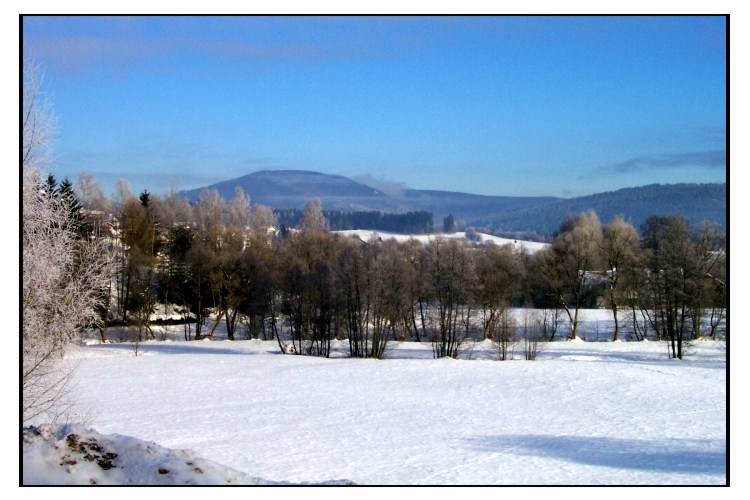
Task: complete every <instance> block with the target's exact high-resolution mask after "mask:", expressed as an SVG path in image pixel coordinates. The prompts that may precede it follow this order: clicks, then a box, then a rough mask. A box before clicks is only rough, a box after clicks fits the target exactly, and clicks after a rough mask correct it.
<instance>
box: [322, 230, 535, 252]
mask: <svg viewBox="0 0 750 500" xmlns="http://www.w3.org/2000/svg"><path fill="white" fill-rule="evenodd" d="M333 232H334V233H336V234H341V235H344V236H356V237H358V238H360V239H361V240H362V241H370V240H372V239H378V238H380V239H384V240H385V239H394V240H397V241H399V242H400V243H403V242H405V241H408V240H410V239H414V240H417V241H420V242H422V243H428V242H430V241H432V240H433V239H435V238H444V239H456V240H465V239H466V233H465V232H456V233H449V234H442V233H438V234H417V235H409V234H400V233H390V232H388V231H373V230H370V229H350V230H347V231H333ZM477 234H479V236H480V238H481V240H480V241H481V243H487V242H492V243H494V244H496V245H499V246H502V245H507V244H512V245H513V246H514V247H515V249H516V250H520V249H521V248H522V247H523V248H526V250H528V252H529V253H534V252H538V251H539V250H541V249H542V248H544V247H546V246H547V243H537V242H535V241H521V240H510V239H507V238H501V237H499V236H492V235H491V234H484V233H477Z"/></svg>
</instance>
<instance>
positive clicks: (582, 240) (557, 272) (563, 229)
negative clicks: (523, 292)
mask: <svg viewBox="0 0 750 500" xmlns="http://www.w3.org/2000/svg"><path fill="white" fill-rule="evenodd" d="M601 240H602V226H601V223H600V222H599V219H598V217H597V216H596V214H595V213H594V212H593V211H588V212H583V213H581V214H579V215H577V216H575V217H572V216H568V217H567V218H566V219H565V221H564V222H563V223H562V224H561V226H560V234H559V235H558V236H557V237H556V238H555V241H554V242H553V243H552V245H550V246H549V247H548V248H546V249H544V250H542V251H540V252H537V253H536V254H535V255H534V267H535V269H536V272H537V273H538V275H539V276H540V277H541V278H542V280H543V281H544V284H545V286H546V287H548V288H549V289H550V290H551V291H552V293H553V294H554V297H555V300H556V301H557V303H558V304H559V305H560V306H561V307H562V308H563V309H564V310H565V313H566V314H567V315H568V319H569V320H570V332H569V334H568V338H571V339H573V338H575V337H576V335H577V334H578V323H579V317H578V313H579V310H580V308H581V307H582V305H583V301H584V297H585V293H586V291H587V286H588V284H589V279H590V276H591V275H590V273H589V272H590V271H594V270H596V269H597V267H598V266H599V265H600V255H601V251H600V248H601Z"/></svg>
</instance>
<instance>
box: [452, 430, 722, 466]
mask: <svg viewBox="0 0 750 500" xmlns="http://www.w3.org/2000/svg"><path fill="white" fill-rule="evenodd" d="M466 441H468V443H469V444H470V445H471V446H473V447H474V448H477V449H479V450H481V451H486V452H492V453H503V454H514V455H529V456H538V457H548V458H549V457H551V458H559V459H561V460H567V461H570V462H576V463H581V464H587V465H596V466H601V467H613V468H617V469H638V470H647V471H662V472H669V473H678V474H713V475H725V474H726V472H727V465H726V441H724V440H720V441H717V440H704V439H681V440H664V441H654V440H641V439H619V438H611V437H587V436H545V435H538V434H523V435H511V436H476V437H471V438H468V439H466Z"/></svg>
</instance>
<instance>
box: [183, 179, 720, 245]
mask: <svg viewBox="0 0 750 500" xmlns="http://www.w3.org/2000/svg"><path fill="white" fill-rule="evenodd" d="M207 187H208V188H210V189H215V190H216V191H218V193H219V195H220V196H221V197H222V198H224V199H230V198H232V197H233V196H234V191H235V188H237V187H241V188H242V189H243V191H244V192H245V193H246V194H248V195H249V196H250V200H251V202H252V203H253V204H260V205H265V206H268V207H271V208H273V209H279V210H283V209H301V208H302V207H303V206H304V205H305V203H307V202H308V201H309V200H311V199H313V198H318V199H319V200H320V202H321V206H322V208H323V209H324V210H334V211H344V212H383V213H407V212H431V213H432V214H433V217H434V221H435V224H436V227H437V226H440V225H441V223H442V220H443V218H445V217H447V216H448V215H452V216H453V218H454V219H455V220H456V221H457V222H459V223H463V224H465V225H466V226H473V227H478V228H484V229H488V230H493V231H498V232H536V233H541V234H551V233H554V232H555V231H557V229H558V227H559V226H560V223H561V222H562V220H563V219H564V217H565V215H566V214H569V213H570V214H575V213H579V212H582V211H586V210H589V209H593V210H595V211H596V213H597V214H598V215H599V218H600V220H601V221H602V222H603V223H607V222H609V221H610V220H611V219H612V217H614V216H615V215H618V214H622V215H623V216H624V217H625V219H626V220H628V221H631V222H632V223H633V224H634V225H635V226H636V227H639V226H640V225H641V224H642V223H643V222H644V221H645V220H646V217H648V216H649V215H674V214H681V215H683V216H684V217H685V218H687V219H688V220H689V221H690V222H691V223H693V224H699V223H701V222H704V221H708V222H714V223H718V224H720V225H721V226H722V227H723V228H726V211H727V208H726V207H727V204H726V183H723V184H668V185H661V184H653V185H649V186H643V187H634V188H625V189H620V190H618V191H612V192H607V193H599V194H594V195H590V196H583V197H579V198H571V199H562V198H555V197H551V196H538V197H524V196H482V195H476V194H468V193H458V192H451V191H428V190H420V189H404V190H401V191H400V192H396V193H394V192H390V191H389V192H388V193H385V192H383V191H380V190H378V189H377V188H374V187H370V186H367V185H365V184H362V183H358V182H355V181H353V180H351V179H348V178H346V177H342V176H339V175H328V174H322V173H318V172H309V171H299V170H276V171H272V170H264V171H260V172H255V173H253V174H249V175H245V176H243V177H239V178H236V179H232V180H227V181H223V182H219V183H217V184H213V185H211V186H207ZM201 191H202V189H194V190H191V191H184V192H183V193H182V194H183V196H185V197H186V198H187V199H188V200H190V201H196V200H197V199H198V197H199V196H200V193H201ZM362 229H366V228H362Z"/></svg>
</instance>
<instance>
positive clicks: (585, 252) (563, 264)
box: [532, 211, 727, 358]
mask: <svg viewBox="0 0 750 500" xmlns="http://www.w3.org/2000/svg"><path fill="white" fill-rule="evenodd" d="M534 261H535V262H534V263H533V264H532V268H533V269H534V273H533V274H534V276H535V277H536V282H535V284H534V286H535V290H536V292H537V294H538V296H542V297H547V298H548V299H550V301H551V303H552V304H553V305H555V306H557V307H561V308H562V309H563V310H564V311H565V313H566V315H567V317H568V319H569V325H570V330H569V332H568V337H569V338H574V337H576V335H577V333H578V326H579V310H580V308H581V307H584V306H586V307H592V306H599V305H606V306H607V307H609V308H610V309H611V310H612V314H613V319H614V332H613V339H614V340H617V339H618V338H619V335H620V330H621V322H620V312H621V311H622V310H623V309H624V310H626V311H629V315H630V319H631V320H630V323H631V325H632V327H631V334H632V335H633V336H634V337H636V338H644V337H645V336H646V335H648V333H649V332H652V334H653V335H654V336H656V337H657V338H659V339H662V340H668V341H669V345H670V355H671V356H672V357H676V358H682V357H683V354H684V347H685V346H686V343H687V341H689V340H691V339H695V338H699V337H702V336H703V335H704V332H703V327H704V325H705V324H706V318H705V315H706V313H707V311H708V316H709V318H708V327H709V328H710V332H709V333H708V334H709V335H710V337H711V338H713V339H716V338H717V335H718V334H719V330H720V327H721V326H722V325H723V320H724V318H725V308H726V295H727V287H726V235H725V234H724V233H723V232H722V231H721V230H720V229H719V228H717V227H716V226H713V225H707V224H706V225H702V226H700V227H699V228H697V229H694V228H691V227H690V224H689V223H688V221H687V220H686V219H685V218H683V217H682V216H679V215H674V216H651V217H649V218H648V219H647V220H646V223H645V224H644V225H643V227H642V228H641V236H639V234H638V232H637V231H636V229H635V228H634V227H633V226H632V224H630V223H628V222H626V221H624V220H623V219H622V218H621V217H616V218H615V219H614V220H612V222H610V223H609V224H607V225H602V224H601V223H600V222H599V219H598V218H597V216H596V214H595V213H594V212H593V211H589V212H585V213H581V214H579V215H577V216H568V217H567V218H566V220H565V221H564V222H563V223H562V224H561V226H560V232H559V234H558V236H557V237H556V238H555V240H554V241H553V243H552V244H551V245H550V246H549V247H548V248H547V249H545V250H543V251H541V252H539V253H538V254H536V255H535V256H534Z"/></svg>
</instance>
